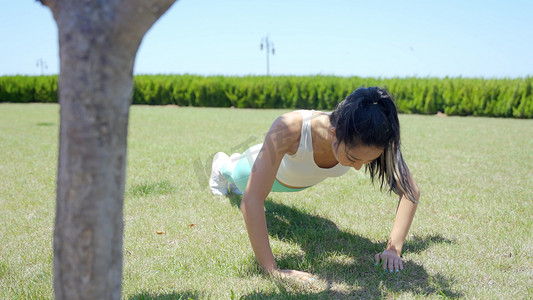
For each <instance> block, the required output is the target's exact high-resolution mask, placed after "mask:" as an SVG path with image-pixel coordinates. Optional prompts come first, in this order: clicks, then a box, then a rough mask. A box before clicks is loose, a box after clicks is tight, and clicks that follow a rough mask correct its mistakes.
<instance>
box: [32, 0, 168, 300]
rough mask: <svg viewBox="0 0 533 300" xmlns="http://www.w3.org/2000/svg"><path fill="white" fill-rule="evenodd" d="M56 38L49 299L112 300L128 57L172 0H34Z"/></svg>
mask: <svg viewBox="0 0 533 300" xmlns="http://www.w3.org/2000/svg"><path fill="white" fill-rule="evenodd" d="M41 2H42V3H43V4H45V5H47V6H48V7H49V8H50V9H51V10H52V13H53V15H54V19H55V20H56V23H57V26H58V33H59V45H60V75H59V103H60V106H61V112H60V115H61V116H60V119H61V124H60V134H59V162H58V179H57V199H56V216H55V230H54V293H55V297H56V299H83V298H86V299H110V298H111V299H120V297H121V285H122V235H123V219H122V218H123V202H124V188H125V177H126V147H127V129H128V117H129V106H130V104H131V93H132V85H133V63H134V60H135V55H136V53H137V49H138V47H139V44H140V42H141V40H142V37H143V36H144V34H145V33H146V31H147V30H148V29H149V28H150V26H152V24H153V23H154V22H155V21H156V20H157V19H158V18H159V17H160V16H161V15H162V14H163V13H164V12H165V11H166V10H167V9H168V8H169V7H170V6H171V5H172V3H173V2H174V0H108V1H96V0H94V1H90V0H89V1H76V0H41Z"/></svg>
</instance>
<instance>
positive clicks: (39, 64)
mask: <svg viewBox="0 0 533 300" xmlns="http://www.w3.org/2000/svg"><path fill="white" fill-rule="evenodd" d="M37 67H41V75H44V69H48V64H47V63H46V62H45V61H44V60H43V59H42V58H39V59H38V60H37Z"/></svg>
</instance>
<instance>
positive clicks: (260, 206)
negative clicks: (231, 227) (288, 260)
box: [241, 112, 312, 281]
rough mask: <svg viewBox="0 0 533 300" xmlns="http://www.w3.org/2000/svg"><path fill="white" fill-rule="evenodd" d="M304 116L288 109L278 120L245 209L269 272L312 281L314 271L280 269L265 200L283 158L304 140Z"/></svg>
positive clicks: (248, 188) (259, 159) (254, 244)
mask: <svg viewBox="0 0 533 300" xmlns="http://www.w3.org/2000/svg"><path fill="white" fill-rule="evenodd" d="M301 120H302V117H301V115H300V114H299V113H297V112H292V113H287V114H284V115H283V116H281V117H279V118H278V119H276V121H274V123H273V124H272V126H271V127H270V130H269V132H268V133H267V135H266V137H265V141H264V143H263V147H262V149H261V152H260V153H259V154H258V156H257V159H256V160H255V163H254V166H253V168H252V172H251V174H250V179H249V180H248V185H247V186H246V190H245V192H244V195H243V198H242V202H241V211H242V213H243V216H244V221H245V223H246V229H247V230H248V236H249V238H250V242H251V244H252V249H253V251H254V253H255V256H256V258H257V261H258V263H259V265H260V266H261V268H263V270H265V272H267V273H273V274H276V275H281V276H282V277H293V276H294V277H299V278H301V279H302V280H305V281H311V280H312V279H311V277H312V275H311V274H309V273H305V272H299V271H293V270H279V269H278V267H277V265H276V262H275V260H274V255H273V254H272V250H271V248H270V243H269V240H268V231H267V225H266V217H265V209H264V202H265V199H266V197H267V196H268V194H269V193H270V190H271V188H272V185H273V184H274V180H275V179H276V174H277V171H278V168H279V166H280V164H281V160H282V159H283V156H284V155H285V154H286V153H293V152H296V150H297V149H298V144H299V140H300V131H301V122H302V121H301Z"/></svg>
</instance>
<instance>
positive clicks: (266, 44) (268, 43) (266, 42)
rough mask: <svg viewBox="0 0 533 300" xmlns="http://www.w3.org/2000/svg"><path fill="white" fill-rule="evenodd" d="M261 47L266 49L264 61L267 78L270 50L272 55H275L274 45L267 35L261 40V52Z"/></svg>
mask: <svg viewBox="0 0 533 300" xmlns="http://www.w3.org/2000/svg"><path fill="white" fill-rule="evenodd" d="M263 47H265V48H266V49H265V50H266V60H267V76H268V75H270V49H272V55H274V53H275V49H274V43H273V42H272V41H270V40H269V39H268V35H266V36H264V37H262V38H261V50H263Z"/></svg>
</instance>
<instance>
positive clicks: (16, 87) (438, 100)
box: [0, 75, 533, 118]
mask: <svg viewBox="0 0 533 300" xmlns="http://www.w3.org/2000/svg"><path fill="white" fill-rule="evenodd" d="M532 84H533V77H525V78H514V79H482V78H460V77H459V78H448V77H447V78H416V77H409V78H363V77H336V76H244V77H236V76H230V77H228V76H207V77H206V76H197V75H137V76H135V77H134V88H133V104H148V105H167V104H175V105H180V106H211V107H229V106H234V107H239V108H289V109H297V108H315V109H323V110H331V109H333V108H334V107H335V104H337V103H338V102H339V101H340V100H342V99H343V98H344V97H346V96H347V95H348V94H349V93H351V92H352V91H353V90H355V89H356V88H357V87H360V86H381V87H384V88H387V89H388V90H389V91H390V92H391V93H392V94H393V95H394V96H395V98H396V101H397V105H398V109H399V111H400V112H401V113H415V114H435V113H437V112H439V111H440V112H444V113H446V114H448V115H461V116H469V115H473V116H488V117H514V118H533V93H532ZM0 102H57V76H38V77H31V76H3V77H0Z"/></svg>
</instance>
